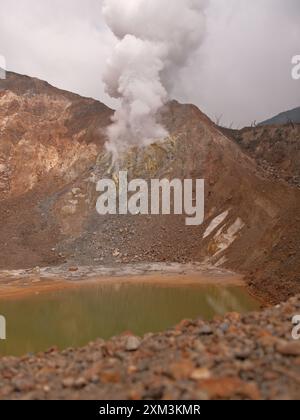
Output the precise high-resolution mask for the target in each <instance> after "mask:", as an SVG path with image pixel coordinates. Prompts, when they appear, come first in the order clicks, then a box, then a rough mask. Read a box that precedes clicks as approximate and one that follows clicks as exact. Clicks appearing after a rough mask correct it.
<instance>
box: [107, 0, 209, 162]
mask: <svg viewBox="0 0 300 420" xmlns="http://www.w3.org/2000/svg"><path fill="white" fill-rule="evenodd" d="M206 3H207V0H104V3H103V14H104V17H105V20H106V22H107V24H108V26H109V27H110V29H111V30H112V32H113V33H114V35H115V36H116V37H117V40H118V42H117V44H116V46H115V49H114V51H113V53H112V56H111V58H110V59H109V61H108V63H107V67H106V70H105V73H104V77H103V80H104V84H105V86H106V91H107V93H108V94H109V95H110V96H111V97H113V98H119V99H120V102H121V103H120V108H119V109H118V110H117V111H116V113H115V115H114V118H113V124H112V125H111V126H110V127H109V128H108V137H109V142H108V144H107V148H108V150H109V151H110V152H112V154H113V156H114V158H117V157H118V155H119V153H122V151H124V150H125V149H126V148H127V147H128V146H133V145H143V146H145V145H148V144H149V143H151V142H153V141H154V140H157V139H162V138H164V137H166V136H167V134H168V133H167V132H166V130H165V129H164V128H163V127H162V126H161V125H160V124H159V123H158V122H157V121H156V115H157V112H158V111H159V110H160V108H161V107H162V106H163V105H164V104H166V102H167V101H168V99H169V94H170V93H171V91H172V87H173V86H174V84H175V83H176V80H177V77H178V72H179V71H180V69H182V68H183V67H184V66H186V65H187V63H188V60H189V59H190V57H192V56H193V55H194V53H195V52H196V50H197V49H198V48H199V46H200V44H201V42H202V39H203V36H204V33H205V15H204V10H205V6H206Z"/></svg>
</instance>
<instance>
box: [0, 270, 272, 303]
mask: <svg viewBox="0 0 300 420" xmlns="http://www.w3.org/2000/svg"><path fill="white" fill-rule="evenodd" d="M130 268H131V267H130ZM169 268H170V266H169ZM175 268H176V269H175ZM175 268H174V267H173V271H172V270H169V271H168V270H165V271H164V270H163V269H162V270H155V271H151V270H148V271H147V270H144V272H143V271H142V270H141V271H140V272H134V270H130V269H128V267H125V268H124V272H122V271H118V270H115V272H111V271H109V270H108V269H106V273H105V272H103V273H101V274H99V273H97V270H95V269H91V270H90V272H88V273H87V272H86V270H87V269H86V268H85V267H84V268H78V269H76V271H70V269H69V270H68V271H66V270H65V269H64V270H62V269H61V268H60V269H59V270H57V268H56V269H55V270H53V269H43V270H41V273H39V274H35V273H33V272H32V271H31V272H29V271H23V272H22V271H21V270H20V271H11V272H8V271H7V272H5V275H4V272H2V273H0V301H1V300H3V299H20V298H24V297H27V296H32V295H40V294H45V293H51V292H57V291H62V290H71V289H80V288H84V287H95V286H101V285H103V286H106V285H122V284H143V285H147V284H151V285H154V286H157V287H195V286H196V287H198V286H209V285H212V286H213V285H216V286H226V287H229V286H236V287H244V288H245V289H246V290H247V291H248V293H249V294H250V295H251V296H252V297H254V298H255V299H257V300H258V301H261V302H262V304H263V305H265V304H266V302H263V301H262V299H260V298H259V297H256V296H255V295H254V294H253V293H251V291H250V290H249V288H248V286H247V283H246V282H245V280H244V276H242V275H240V274H236V273H233V272H229V271H226V270H219V269H216V268H215V267H205V268H204V267H197V268H196V267H193V266H184V267H180V268H181V270H179V269H178V268H179V267H175ZM199 268H200V269H199ZM50 270H52V271H54V272H52V273H51V271H50ZM135 270H136V268H135ZM103 271H104V270H103ZM107 271H109V273H107ZM130 271H132V272H130ZM136 271H139V270H136Z"/></svg>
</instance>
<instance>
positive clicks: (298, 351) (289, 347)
mask: <svg viewBox="0 0 300 420" xmlns="http://www.w3.org/2000/svg"><path fill="white" fill-rule="evenodd" d="M277 351H278V353H280V354H282V355H283V356H294V357H297V356H300V341H295V342H294V343H287V344H279V345H278V346H277Z"/></svg>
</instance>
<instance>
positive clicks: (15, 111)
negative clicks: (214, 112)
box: [0, 73, 300, 301]
mask: <svg viewBox="0 0 300 420" xmlns="http://www.w3.org/2000/svg"><path fill="white" fill-rule="evenodd" d="M111 115H112V111H111V110H110V109H108V108H107V107H106V106H105V105H103V104H101V103H99V102H97V101H95V100H92V99H85V98H81V97H79V96H77V95H74V94H71V93H68V92H64V91H61V90H58V89H56V88H53V87H51V86H50V85H48V84H47V83H45V82H42V81H39V80H36V79H31V78H29V77H25V76H20V75H17V74H13V73H8V77H7V79H6V80H1V81H0V160H1V166H0V218H1V221H3V222H2V223H1V225H0V246H1V249H2V252H1V256H0V268H4V269H13V268H30V267H35V266H45V265H52V264H66V267H68V266H70V265H73V266H74V265H77V266H78V265H99V264H104V263H109V264H122V263H127V262H139V261H180V262H187V261H209V262H212V263H214V264H216V265H219V266H224V267H227V268H231V269H234V270H237V271H241V272H244V273H246V274H247V275H248V279H249V282H250V283H251V284H252V285H253V287H255V288H256V290H259V291H260V292H262V293H263V294H264V295H265V296H268V297H269V298H270V299H272V300H274V301H275V300H279V299H281V298H286V297H288V296H289V295H291V294H294V293H295V292H296V291H297V290H298V291H300V282H299V271H300V266H299V264H300V263H299V261H300V258H299V252H300V251H299V250H300V239H299V230H300V219H299V218H297V215H298V214H300V211H299V210H300V191H299V190H298V189H297V188H294V187H293V186H290V185H287V184H286V183H285V182H282V181H281V180H275V179H272V178H270V177H269V176H268V174H267V173H266V171H265V170H264V169H263V168H261V167H260V165H257V163H256V162H255V160H254V159H253V158H252V157H251V156H248V155H247V154H246V153H245V152H244V151H242V150H241V148H240V146H239V145H237V144H236V142H235V141H234V140H233V139H231V138H229V136H227V135H225V134H224V133H222V132H221V130H220V129H218V128H217V127H216V126H215V125H214V124H213V123H212V122H211V121H210V120H209V119H208V118H207V117H206V116H205V115H204V114H202V113H201V111H199V109H197V108H196V107H194V106H192V105H180V104H178V103H177V102H171V103H170V104H169V105H168V106H167V107H166V108H165V109H164V110H163V111H162V114H161V121H162V123H163V124H164V126H165V127H166V128H167V129H168V130H169V133H170V136H169V138H168V139H166V140H165V141H164V142H162V143H159V144H153V145H152V146H150V147H149V148H147V149H133V150H130V151H128V154H127V155H126V156H124V157H123V159H122V162H121V163H120V167H122V168H124V169H125V168H126V169H128V170H129V173H130V176H131V177H142V178H144V179H150V178H163V177H168V178H170V179H172V178H174V177H176V178H181V179H184V178H193V179H196V178H205V181H206V216H205V223H204V224H203V225H202V226H199V227H186V226H185V223H184V221H185V217H184V216H113V217H112V216H105V217H100V216H99V215H98V214H97V213H96V209H95V205H96V200H97V197H98V193H97V192H96V182H97V180H99V179H100V178H102V177H103V176H105V177H108V176H110V177H114V176H115V174H116V173H115V172H116V170H115V171H114V170H112V169H111V160H110V156H108V155H107V154H106V152H105V148H104V143H105V140H106V139H105V131H104V129H105V127H106V126H107V125H108V124H109V121H110V117H111ZM291 141H292V140H291ZM291 221H292V223H291Z"/></svg>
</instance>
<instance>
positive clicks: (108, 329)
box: [0, 284, 259, 355]
mask: <svg viewBox="0 0 300 420" xmlns="http://www.w3.org/2000/svg"><path fill="white" fill-rule="evenodd" d="M258 307H259V304H258V302H257V301H256V300H254V299H253V298H252V297H251V296H249V294H248V293H247V291H246V290H245V289H243V288H241V287H220V286H193V287H186V286H185V287H169V286H168V287H161V286H156V285H149V284H148V285H146V284H143V285H136V284H123V285H119V284H114V285H102V286H93V287H89V288H81V289H76V290H67V291H66V290H65V291H60V292H54V293H49V294H46V295H40V296H34V297H30V298H23V299H19V300H15V301H7V302H2V301H1V302H0V313H1V314H3V315H4V316H5V317H6V320H7V340H6V341H0V354H1V355H23V354H26V353H31V352H37V351H42V350H46V349H48V348H49V347H51V346H54V345H56V346H58V347H59V348H60V349H64V348H67V347H77V346H82V345H85V344H87V343H88V342H89V341H92V340H94V339H96V338H98V337H101V338H105V339H107V338H110V337H112V336H114V335H117V334H120V333H122V332H124V331H128V330H130V331H132V332H133V333H135V334H137V335H143V334H145V333H147V332H159V331H163V330H165V329H167V328H169V327H172V326H173V325H175V324H176V323H178V322H180V321H181V320H182V319H184V318H198V317H202V318H203V319H206V320H209V319H212V318H213V317H214V316H215V315H222V314H225V313H226V312H232V311H237V312H241V313H243V312H247V311H250V310H254V309H257V308H258Z"/></svg>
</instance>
